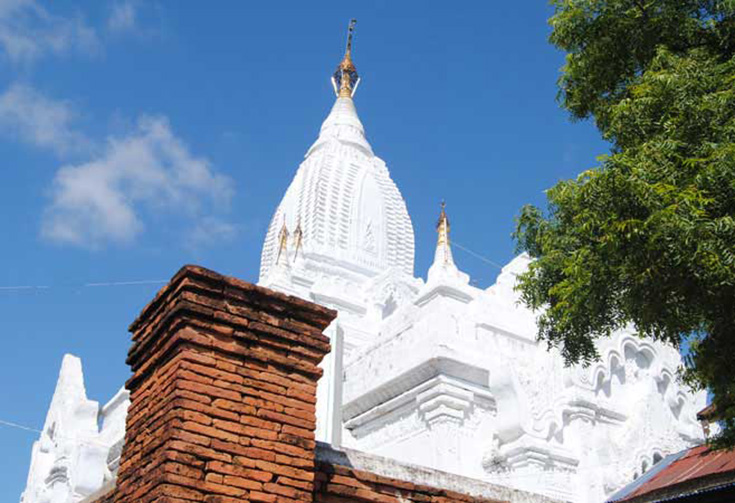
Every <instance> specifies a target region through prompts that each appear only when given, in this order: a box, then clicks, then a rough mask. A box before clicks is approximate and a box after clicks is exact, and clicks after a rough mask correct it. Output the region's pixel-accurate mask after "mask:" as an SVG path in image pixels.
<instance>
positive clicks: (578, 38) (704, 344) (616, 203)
mask: <svg viewBox="0 0 735 503" xmlns="http://www.w3.org/2000/svg"><path fill="white" fill-rule="evenodd" d="M552 3H553V4H554V6H555V9H556V11H555V15H554V16H553V17H552V18H551V20H550V24H551V26H552V28H553V32H552V35H551V38H550V39H551V42H552V43H553V44H555V45H556V46H557V47H558V48H560V49H562V50H564V51H566V52H567V59H566V65H565V66H564V68H563V72H562V76H561V78H560V80H559V87H560V93H559V98H560V101H561V103H562V104H563V106H564V107H565V108H567V109H568V110H569V111H570V112H571V114H572V116H573V117H575V118H579V119H582V118H587V117H591V118H594V120H595V121H596V124H597V126H598V128H599V129H600V131H601V133H602V135H603V136H604V138H606V139H607V140H608V141H610V142H611V144H612V151H611V153H610V154H609V155H608V156H605V157H602V158H601V159H600V165H599V166H598V167H596V168H594V169H591V170H589V171H586V172H584V173H582V174H581V175H580V176H579V177H578V178H577V179H576V180H568V181H563V182H560V183H558V184H557V185H556V186H555V187H553V188H551V189H550V190H549V191H548V192H547V198H548V211H547V212H546V213H544V212H542V211H541V210H540V209H538V208H535V207H533V206H526V207H524V208H523V209H522V211H521V213H520V216H519V217H518V222H517V228H516V233H515V237H516V239H517V243H518V247H519V249H521V250H525V251H527V252H529V254H530V255H532V256H533V257H535V258H536V260H535V261H534V262H533V263H532V265H531V266H530V269H529V271H528V272H527V273H526V274H525V275H523V276H522V277H521V281H520V284H519V289H520V291H521V294H522V299H523V301H524V302H525V303H526V304H528V305H529V306H530V307H532V308H534V309H540V310H541V313H542V314H541V317H540V320H539V321H540V323H539V337H540V338H541V339H542V340H545V341H547V342H548V343H549V344H550V345H554V346H558V347H559V348H560V349H561V351H562V354H563V356H564V357H565V359H566V361H567V362H568V363H576V362H584V363H589V362H590V361H592V360H594V359H595V358H597V356H598V355H597V351H596V347H595V340H596V339H597V338H599V337H605V336H609V335H611V334H612V333H613V332H614V331H615V330H618V329H620V328H623V327H625V326H626V325H628V324H630V323H633V324H635V326H636V327H637V329H638V331H639V332H640V333H641V334H642V335H645V336H650V337H653V338H654V339H657V340H661V341H666V342H670V343H673V344H675V345H681V344H682V343H683V342H685V341H686V343H687V344H688V345H689V351H688V353H687V355H688V356H687V358H686V368H685V371H684V373H683V377H684V379H685V380H686V382H688V383H689V384H690V385H692V386H694V387H695V388H700V389H702V388H706V389H709V391H710V392H711V393H712V396H713V400H714V402H715V404H716V407H717V410H718V412H719V413H720V414H721V415H722V416H723V425H724V430H723V432H722V434H721V435H720V436H719V437H718V438H717V439H716V442H717V443H718V444H719V445H723V446H735V361H734V360H735V0H553V1H552Z"/></svg>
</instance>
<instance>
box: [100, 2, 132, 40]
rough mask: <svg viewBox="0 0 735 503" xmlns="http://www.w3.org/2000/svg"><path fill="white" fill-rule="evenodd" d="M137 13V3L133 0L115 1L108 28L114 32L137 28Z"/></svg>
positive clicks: (108, 20)
mask: <svg viewBox="0 0 735 503" xmlns="http://www.w3.org/2000/svg"><path fill="white" fill-rule="evenodd" d="M137 15H138V13H137V5H136V4H135V3H133V2H132V1H131V0H125V1H122V2H115V4H114V5H113V6H112V11H111V12H110V17H109V18H108V19H107V28H108V29H109V30H110V32H112V33H122V32H126V31H131V30H133V29H134V28H135V25H136V21H137Z"/></svg>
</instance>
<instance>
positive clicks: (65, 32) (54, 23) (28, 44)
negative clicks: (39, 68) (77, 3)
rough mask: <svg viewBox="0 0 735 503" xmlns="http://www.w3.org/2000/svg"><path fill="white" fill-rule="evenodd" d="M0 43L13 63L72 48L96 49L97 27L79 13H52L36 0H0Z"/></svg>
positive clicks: (97, 43)
mask: <svg viewBox="0 0 735 503" xmlns="http://www.w3.org/2000/svg"><path fill="white" fill-rule="evenodd" d="M0 47H1V48H2V50H3V51H4V52H5V54H6V56H7V57H8V58H9V59H10V60H11V61H12V62H14V63H28V62H32V61H33V60H35V59H37V58H39V57H40V56H42V55H44V54H47V53H53V54H64V53H67V52H70V51H79V52H83V53H88V54H90V53H96V52H98V51H99V50H100V47H101V46H100V42H99V39H98V36H97V33H96V31H95V30H94V29H93V28H91V27H90V26H88V25H87V24H86V23H85V22H84V20H83V19H82V18H81V17H79V16H74V17H62V16H57V15H54V14H51V13H50V12H49V11H48V10H46V9H45V8H44V7H42V6H41V5H40V4H39V3H38V2H37V1H36V0H0Z"/></svg>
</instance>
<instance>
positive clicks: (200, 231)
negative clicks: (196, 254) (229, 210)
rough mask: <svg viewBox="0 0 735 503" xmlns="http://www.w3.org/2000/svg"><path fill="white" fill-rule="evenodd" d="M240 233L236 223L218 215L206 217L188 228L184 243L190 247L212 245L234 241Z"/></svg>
mask: <svg viewBox="0 0 735 503" xmlns="http://www.w3.org/2000/svg"><path fill="white" fill-rule="evenodd" d="M237 233H238V228H237V226H236V225H234V224H232V223H231V222H228V221H226V220H223V219H221V218H218V217H212V216H209V217H205V218H202V219H200V220H199V221H197V222H196V224H195V225H194V226H193V227H192V228H191V229H189V230H188V232H187V233H186V238H185V240H184V244H185V245H186V246H187V247H188V248H190V249H194V250H196V249H199V248H205V247H211V246H213V245H218V244H222V243H227V242H229V241H232V240H233V239H234V238H235V236H236V235H237Z"/></svg>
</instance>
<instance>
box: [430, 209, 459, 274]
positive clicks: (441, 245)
mask: <svg viewBox="0 0 735 503" xmlns="http://www.w3.org/2000/svg"><path fill="white" fill-rule="evenodd" d="M441 208H442V209H441V212H440V213H439V221H438V222H437V224H436V232H437V234H438V236H437V240H436V252H435V253H434V263H435V264H440V265H442V266H445V267H446V266H450V265H451V266H453V265H454V258H453V257H452V247H451V245H450V242H449V231H450V230H451V227H450V225H449V217H447V211H446V208H447V203H445V202H444V201H442V204H441Z"/></svg>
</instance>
